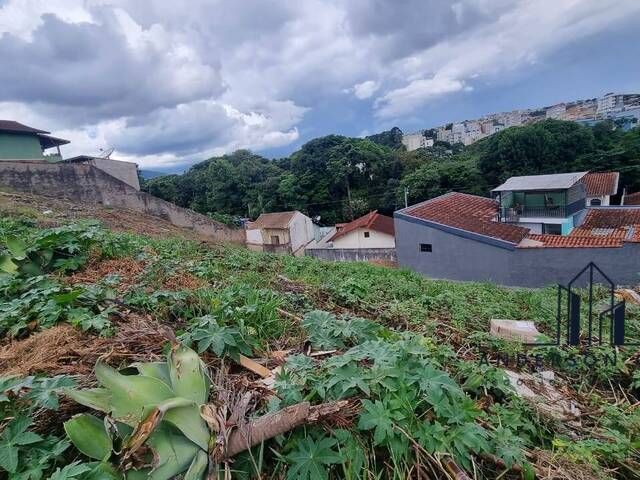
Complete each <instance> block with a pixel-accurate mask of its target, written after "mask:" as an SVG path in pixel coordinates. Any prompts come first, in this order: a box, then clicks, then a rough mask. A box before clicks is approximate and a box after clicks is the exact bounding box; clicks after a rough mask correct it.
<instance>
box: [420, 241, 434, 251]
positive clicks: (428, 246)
mask: <svg viewBox="0 0 640 480" xmlns="http://www.w3.org/2000/svg"><path fill="white" fill-rule="evenodd" d="M420 251H421V252H431V251H433V247H432V246H431V244H430V243H421V244H420Z"/></svg>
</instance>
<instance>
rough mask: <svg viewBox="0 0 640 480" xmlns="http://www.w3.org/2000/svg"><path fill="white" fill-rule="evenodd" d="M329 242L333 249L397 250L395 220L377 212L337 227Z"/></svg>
mask: <svg viewBox="0 0 640 480" xmlns="http://www.w3.org/2000/svg"><path fill="white" fill-rule="evenodd" d="M329 241H330V242H331V243H332V244H333V248H395V247H396V239H395V236H394V229H393V218H391V217H387V216H386V215H381V214H379V213H378V211H377V210H375V211H373V212H370V213H367V214H366V215H364V216H363V217H360V218H357V219H356V220H354V221H353V222H350V223H343V224H339V225H336V233H334V234H333V236H332V237H331V238H330V239H329Z"/></svg>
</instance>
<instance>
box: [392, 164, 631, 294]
mask: <svg viewBox="0 0 640 480" xmlns="http://www.w3.org/2000/svg"><path fill="white" fill-rule="evenodd" d="M587 175H590V174H587V173H586V172H580V173H570V174H559V175H539V176H531V177H514V178H511V179H509V180H507V182H505V183H504V184H503V185H501V186H499V187H498V188H496V189H495V190H494V191H493V192H492V193H493V196H494V198H485V197H478V196H475V195H467V194H464V193H456V192H452V193H448V194H446V195H442V196H440V197H437V198H434V199H431V200H427V201H425V202H422V203H419V204H417V205H412V206H410V207H407V208H404V209H402V210H399V211H397V212H395V214H394V221H395V232H396V252H397V257H398V263H399V265H401V266H406V267H409V268H411V269H413V270H415V271H418V272H421V273H423V274H425V275H427V276H429V277H433V278H443V279H452V280H466V281H491V282H495V283H498V284H502V285H514V286H527V287H538V286H543V285H546V284H555V283H558V282H560V283H565V282H567V281H568V280H569V279H571V278H572V277H573V275H575V274H576V273H577V272H578V271H579V270H581V269H582V268H583V267H584V266H585V265H586V264H587V263H589V262H590V261H593V262H595V263H596V264H597V265H598V266H600V267H601V268H602V269H603V270H604V271H605V272H606V273H608V274H609V275H610V277H611V278H612V279H613V280H614V281H616V282H618V283H619V284H636V283H638V282H639V281H640V206H593V207H592V206H587V197H588V191H587V185H588V177H587V178H585V177H586V176H587ZM616 183H617V178H616Z"/></svg>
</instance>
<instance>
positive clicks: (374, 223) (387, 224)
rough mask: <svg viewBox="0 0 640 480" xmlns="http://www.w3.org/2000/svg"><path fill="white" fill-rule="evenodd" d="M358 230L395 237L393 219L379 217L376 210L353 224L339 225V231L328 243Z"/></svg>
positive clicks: (383, 216) (384, 216)
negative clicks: (362, 229) (373, 231)
mask: <svg viewBox="0 0 640 480" xmlns="http://www.w3.org/2000/svg"><path fill="white" fill-rule="evenodd" d="M358 228H366V229H367V230H375V231H377V232H382V233H387V234H389V235H395V229H394V227H393V218H391V217H387V216H386V215H380V214H379V213H378V211H377V210H374V211H373V212H369V213H367V214H366V215H365V216H363V217H360V218H357V219H355V220H354V221H353V222H350V223H343V224H341V227H340V229H339V230H338V231H337V232H336V233H335V234H334V235H333V236H332V237H331V238H330V239H329V241H333V240H335V239H336V238H339V237H342V236H343V235H346V234H347V233H349V232H353V231H354V230H357V229H358Z"/></svg>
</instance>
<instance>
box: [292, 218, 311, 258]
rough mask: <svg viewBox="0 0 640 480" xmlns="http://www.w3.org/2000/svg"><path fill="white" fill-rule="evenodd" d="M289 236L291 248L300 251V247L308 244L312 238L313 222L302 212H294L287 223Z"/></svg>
mask: <svg viewBox="0 0 640 480" xmlns="http://www.w3.org/2000/svg"><path fill="white" fill-rule="evenodd" d="M289 237H290V239H291V250H292V251H293V252H296V253H297V252H298V251H300V253H302V252H301V248H302V247H304V246H306V245H308V244H309V242H311V241H312V240H313V239H314V233H313V222H312V221H311V219H310V218H309V217H307V216H306V215H304V214H303V213H300V212H296V213H295V215H294V216H293V218H292V219H291V223H289Z"/></svg>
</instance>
